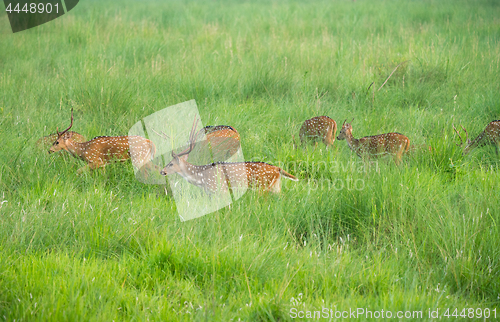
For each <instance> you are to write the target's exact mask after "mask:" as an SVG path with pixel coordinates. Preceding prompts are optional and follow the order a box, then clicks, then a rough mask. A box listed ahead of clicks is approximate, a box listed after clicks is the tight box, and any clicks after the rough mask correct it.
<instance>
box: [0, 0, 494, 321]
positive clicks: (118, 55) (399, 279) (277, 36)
mask: <svg viewBox="0 0 500 322" xmlns="http://www.w3.org/2000/svg"><path fill="white" fill-rule="evenodd" d="M499 17H500V6H498V4H497V3H496V2H495V1H486V0H484V1H451V0H449V1H448V0H443V1H377V2H372V1H367V0H366V1H365V0H361V1H359V0H358V1H355V2H352V1H307V2H301V1H274V2H268V1H231V2H230V1H219V2H213V1H210V2H208V1H207V2H197V1H147V2H138V1H137V2H135V1H120V2H116V1H81V2H80V3H79V5H78V6H77V7H76V8H75V9H74V10H73V11H71V12H70V13H69V14H68V15H65V16H63V17H62V18H60V19H57V20H55V21H52V22H49V23H46V24H44V25H42V26H40V27H37V28H33V29H31V30H27V31H23V32H20V33H17V34H11V35H9V34H8V33H7V30H5V29H4V30H0V34H1V37H0V48H1V50H0V93H1V95H0V137H1V138H2V148H1V149H0V204H1V205H0V320H2V319H5V320H7V321H12V320H14V319H15V320H16V321H31V320H36V321H48V320H49V321H88V320H104V321H111V320H115V321H116V320H141V321H142V320H148V319H149V320H152V321H158V320H186V321H189V320H206V321H212V320H220V321H230V320H231V319H232V320H233V321H237V320H238V319H241V320H244V321H283V320H291V319H292V318H291V316H290V310H291V309H292V308H296V309H298V310H309V311H314V310H321V309H322V308H323V307H325V308H329V309H330V308H331V309H337V310H349V309H350V308H351V309H356V308H367V309H371V310H373V311H375V310H382V309H383V310H384V311H388V310H389V311H393V312H396V311H406V310H410V311H423V319H413V320H419V321H421V320H430V319H429V317H428V310H429V309H430V310H435V309H436V308H440V309H441V311H440V312H443V311H444V309H445V308H452V309H453V308H459V309H460V310H461V309H462V308H484V309H485V308H489V309H491V310H493V309H495V308H496V313H497V317H498V316H500V306H499V303H500V276H499V272H500V239H499V236H500V212H499V209H500V198H499V197H498V196H499V195H500V160H499V158H498V156H496V154H495V152H494V149H493V148H492V147H484V148H481V149H477V150H475V151H474V152H472V153H471V154H470V155H468V156H466V157H462V155H461V151H460V149H459V148H458V147H456V145H455V143H457V140H458V139H457V138H456V137H455V136H454V135H453V128H452V124H455V125H458V124H463V125H464V126H466V128H467V129H468V131H469V133H470V134H471V136H474V135H477V134H478V133H479V132H480V131H482V130H483V129H484V127H485V126H486V124H487V123H488V122H490V121H492V120H495V119H500V85H499V82H498V75H499V74H500V29H499V28H498V26H499V24H500V18H499ZM5 19H6V17H5V16H3V17H2V18H1V19H0V21H2V24H1V25H2V26H5V22H6V21H5ZM403 61H408V62H407V63H405V64H402V65H401V66H400V67H399V68H398V69H397V70H396V72H395V73H394V74H393V75H392V77H391V78H390V79H389V80H388V81H387V83H386V84H385V85H384V86H383V87H382V88H381V89H380V90H379V88H380V86H381V85H382V84H383V83H384V81H385V80H386V79H387V77H388V76H389V74H390V73H391V72H392V71H393V70H394V68H395V67H396V66H397V65H398V64H399V63H401V62H403ZM372 82H374V84H373V85H372V86H371V87H370V88H369V86H370V84H371V83H372ZM368 88H369V89H368ZM190 99H196V102H197V104H198V108H199V110H200V114H201V116H202V119H203V122H204V124H205V125H209V124H214V125H215V124H228V125H231V126H234V127H235V128H236V129H237V130H238V131H239V132H240V134H241V137H242V146H243V151H244V155H245V158H246V159H247V160H260V161H267V162H270V163H273V164H278V165H282V166H283V167H284V168H285V170H287V171H289V172H291V173H292V174H294V175H297V176H298V177H299V178H300V181H299V182H291V181H284V187H283V191H282V193H281V194H280V195H279V196H275V195H261V194H259V193H256V192H248V193H247V194H245V195H244V196H243V198H241V199H240V200H238V201H237V202H235V203H234V204H233V205H232V207H231V209H228V208H225V209H221V210H219V211H217V212H215V213H212V214H209V215H206V216H204V217H201V218H198V219H195V220H191V221H187V222H181V221H180V219H179V217H178V216H177V213H176V208H175V203H174V200H173V199H171V198H170V197H168V196H165V194H164V193H162V192H163V189H162V188H161V187H158V186H151V185H144V184H141V183H139V182H137V181H136V180H135V179H134V176H133V169H132V166H131V165H130V163H128V164H114V165H111V166H109V167H107V168H106V170H104V171H103V170H98V171H94V172H90V173H85V174H83V175H80V176H78V175H76V170H77V169H78V168H79V167H81V166H83V165H84V164H83V163H82V162H81V161H79V160H76V159H74V158H72V157H70V156H68V155H66V154H63V153H61V154H60V155H51V156H49V155H47V154H46V152H45V151H44V150H41V149H37V148H35V142H36V140H37V139H38V138H39V137H41V136H43V135H47V134H49V133H53V132H55V129H56V127H59V128H64V127H66V126H67V125H68V124H69V115H70V109H71V108H73V109H74V111H75V124H74V126H73V130H75V131H78V132H79V133H82V134H84V135H85V136H87V137H89V138H90V137H93V136H97V135H123V134H126V133H127V132H128V129H129V128H130V127H131V126H132V125H133V124H135V123H136V122H137V121H139V120H140V119H142V118H143V117H145V116H147V115H149V114H151V113H153V112H154V111H157V110H160V109H162V108H165V107H167V106H169V105H173V104H177V103H180V102H183V101H187V100H190ZM316 115H329V116H330V117H332V118H334V119H335V120H336V121H337V122H338V124H339V125H340V124H342V121H343V120H344V119H351V118H354V122H353V134H354V136H356V137H361V136H365V135H373V134H379V133H385V132H392V131H397V132H402V133H404V134H405V135H407V136H408V137H409V138H410V140H411V142H412V143H415V144H428V145H431V146H432V147H433V153H431V154H425V153H420V154H417V155H415V156H411V157H407V158H406V159H405V162H404V164H403V165H401V166H399V167H397V166H395V165H394V164H393V163H392V162H390V161H389V162H387V161H384V160H381V161H379V162H378V163H377V164H374V165H372V166H370V167H369V166H368V165H366V164H364V163H363V162H361V161H360V160H359V159H357V157H356V156H355V155H354V154H353V153H352V152H351V151H350V150H349V149H348V147H347V144H346V143H345V141H337V142H335V144H334V145H333V146H332V148H331V149H328V150H325V149H324V148H323V147H321V146H319V148H318V149H316V150H314V151H313V147H312V146H311V147H308V148H307V149H306V150H301V149H298V150H294V149H293V140H292V135H295V136H296V137H298V131H299V128H300V125H301V123H302V122H303V121H304V120H306V119H308V118H310V117H313V116H316ZM187 130H188V129H187ZM341 182H342V183H343V184H344V188H342V186H339V185H340V183H341ZM349 182H351V183H353V182H354V183H355V184H357V186H356V185H354V188H353V186H349V187H348V186H347V185H348V183H349ZM334 183H335V184H337V185H335V184H334ZM460 319H462V318H460V317H459V318H458V320H460ZM497 319H498V318H497ZM359 320H365V318H364V317H361V318H360V319H359ZM409 320H412V319H409ZM452 320H453V319H452ZM464 320H465V319H464ZM490 320H492V321H493V320H494V319H490Z"/></svg>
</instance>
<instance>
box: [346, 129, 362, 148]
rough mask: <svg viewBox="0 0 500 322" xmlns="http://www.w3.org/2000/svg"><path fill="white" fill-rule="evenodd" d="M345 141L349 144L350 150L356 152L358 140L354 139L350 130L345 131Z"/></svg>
mask: <svg viewBox="0 0 500 322" xmlns="http://www.w3.org/2000/svg"><path fill="white" fill-rule="evenodd" d="M346 141H347V145H348V146H349V148H350V149H351V150H352V151H354V152H356V151H357V150H358V146H359V140H358V139H355V138H354V136H352V132H351V131H347V133H346Z"/></svg>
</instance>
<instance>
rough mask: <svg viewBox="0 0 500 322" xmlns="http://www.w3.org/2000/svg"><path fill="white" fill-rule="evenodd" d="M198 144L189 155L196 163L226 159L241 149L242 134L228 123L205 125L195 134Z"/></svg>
mask: <svg viewBox="0 0 500 322" xmlns="http://www.w3.org/2000/svg"><path fill="white" fill-rule="evenodd" d="M195 140H196V141H197V142H196V145H195V147H194V148H193V151H192V152H191V153H190V155H189V157H190V158H192V159H194V160H196V161H195V163H200V164H207V163H211V162H219V161H226V160H227V159H229V158H230V157H231V156H232V155H234V154H235V153H236V152H238V150H239V149H240V134H239V133H238V131H236V130H235V129H234V128H233V127H231V126H228V125H217V126H205V127H204V128H202V129H201V130H200V131H198V133H197V134H196V136H195Z"/></svg>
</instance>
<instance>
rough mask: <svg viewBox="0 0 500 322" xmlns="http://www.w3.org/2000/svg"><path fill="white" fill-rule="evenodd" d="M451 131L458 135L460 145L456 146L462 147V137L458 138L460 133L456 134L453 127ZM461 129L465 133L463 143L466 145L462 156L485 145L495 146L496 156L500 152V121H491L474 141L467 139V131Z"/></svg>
mask: <svg viewBox="0 0 500 322" xmlns="http://www.w3.org/2000/svg"><path fill="white" fill-rule="evenodd" d="M453 129H454V130H455V132H456V133H457V134H458V137H459V138H460V144H457V146H460V147H461V146H462V145H463V144H464V142H463V140H462V137H461V136H460V133H458V131H457V129H456V128H455V126H453ZM462 129H463V130H464V132H465V135H466V138H465V143H467V145H466V146H465V148H464V151H463V152H462V155H466V154H468V153H469V152H470V151H472V149H474V148H478V147H482V146H485V145H495V152H496V154H497V156H498V155H499V151H500V120H496V121H491V122H490V123H488V125H486V128H485V129H484V131H483V132H481V133H480V134H479V135H478V136H477V137H476V138H475V139H474V140H471V139H469V133H467V130H466V129H465V128H464V127H463V126H462Z"/></svg>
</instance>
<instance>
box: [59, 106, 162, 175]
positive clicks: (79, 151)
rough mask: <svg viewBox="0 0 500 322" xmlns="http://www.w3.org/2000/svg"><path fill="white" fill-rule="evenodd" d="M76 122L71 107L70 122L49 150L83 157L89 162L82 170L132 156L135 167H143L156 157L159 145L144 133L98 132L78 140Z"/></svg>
mask: <svg viewBox="0 0 500 322" xmlns="http://www.w3.org/2000/svg"><path fill="white" fill-rule="evenodd" d="M72 126H73V110H72V111H71V124H70V126H69V127H68V128H67V129H66V130H64V131H62V132H61V133H59V129H58V130H57V140H56V141H55V142H54V144H53V145H52V147H51V148H50V150H49V153H53V152H58V151H60V150H66V151H68V152H70V153H71V154H72V155H73V156H75V157H78V158H80V159H82V160H83V161H85V162H87V163H88V164H87V165H86V166H84V167H82V168H80V169H78V171H77V172H78V173H81V172H82V171H84V170H86V169H88V168H90V169H97V168H99V167H104V166H106V164H108V163H109V162H111V161H113V160H117V161H125V160H127V159H129V158H131V159H132V164H133V165H134V167H136V168H138V169H141V168H142V167H143V166H145V165H146V164H148V163H149V162H150V161H151V160H152V159H153V157H154V154H155V152H156V148H155V146H154V144H153V142H151V141H150V140H148V139H145V138H143V137H141V136H98V137H95V138H93V139H92V140H90V141H87V142H80V143H79V142H76V141H75V140H74V139H73V133H72V132H68V130H69V129H70V128H71V127H72Z"/></svg>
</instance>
